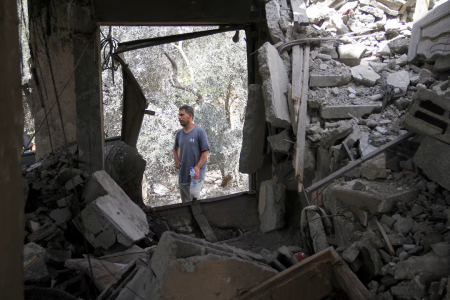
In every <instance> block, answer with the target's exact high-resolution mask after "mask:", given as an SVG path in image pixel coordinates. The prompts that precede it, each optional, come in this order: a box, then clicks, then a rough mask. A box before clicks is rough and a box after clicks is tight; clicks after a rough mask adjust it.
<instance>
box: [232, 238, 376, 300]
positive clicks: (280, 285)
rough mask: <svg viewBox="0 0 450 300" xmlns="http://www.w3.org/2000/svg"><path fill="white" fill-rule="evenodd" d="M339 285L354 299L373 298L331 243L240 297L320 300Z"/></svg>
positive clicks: (271, 299) (273, 299)
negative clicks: (330, 245)
mask: <svg viewBox="0 0 450 300" xmlns="http://www.w3.org/2000/svg"><path fill="white" fill-rule="evenodd" d="M335 289H341V290H343V291H344V292H346V294H347V296H348V297H349V298H350V299H351V300H356V299H358V300H361V299H371V295H370V293H369V291H367V289H366V288H365V287H364V286H363V285H362V283H361V282H360V281H359V280H358V278H357V277H356V276H355V274H353V272H352V271H351V270H350V268H349V267H348V265H347V264H346V263H345V262H344V261H343V260H342V259H341V258H340V257H339V255H338V254H337V253H336V251H335V250H334V249H333V248H332V247H330V248H327V249H325V250H323V251H321V252H319V253H317V254H315V255H313V256H311V257H308V258H307V259H305V260H303V261H301V262H299V263H297V264H296V265H294V266H292V267H290V268H289V269H286V270H285V271H283V272H280V273H279V274H277V275H275V276H273V277H272V278H270V279H268V280H266V281H264V282H263V283H261V284H259V285H257V286H255V287H253V288H252V289H250V290H249V291H248V292H247V293H245V294H243V295H241V296H240V297H239V298H238V299H241V300H250V299H260V300H291V299H292V300H294V299H295V300H297V299H302V300H316V299H317V300H318V299H322V298H323V297H325V296H327V295H329V294H330V293H331V292H333V291H334V290H335Z"/></svg>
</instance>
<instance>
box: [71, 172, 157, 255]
mask: <svg viewBox="0 0 450 300" xmlns="http://www.w3.org/2000/svg"><path fill="white" fill-rule="evenodd" d="M87 184H88V185H90V186H92V187H94V186H97V187H98V188H97V189H96V190H97V192H98V193H99V197H98V198H97V199H95V200H93V201H92V202H90V204H89V205H87V206H86V208H85V209H84V210H83V211H82V212H81V217H82V218H83V224H84V229H85V230H84V231H85V233H86V239H87V240H88V241H89V243H91V244H92V243H94V244H95V243H96V242H97V241H98V240H96V237H97V236H98V235H99V234H100V233H102V232H103V231H104V230H107V229H108V228H111V227H112V228H114V231H115V234H116V235H118V240H117V241H118V242H119V243H122V244H123V245H125V246H130V245H131V243H132V242H134V241H137V240H140V239H142V238H143V237H145V236H146V235H147V234H148V233H149V227H148V223H147V217H146V215H145V213H144V212H143V211H142V209H140V208H139V207H138V206H137V205H136V204H135V203H134V202H133V201H131V199H130V198H129V197H128V196H127V194H125V192H124V191H123V190H122V189H121V188H120V187H119V186H118V185H117V183H115V182H114V181H113V180H112V179H111V177H110V176H109V175H108V174H107V173H106V172H105V171H103V170H102V171H97V172H95V173H94V174H92V176H91V177H90V178H89V179H88V183H87ZM102 194H103V195H102ZM90 197H92V194H91V195H90ZM79 218H80V216H79V217H77V218H76V219H75V221H76V223H77V224H78V227H79V228H81V222H80V220H79ZM119 236H120V237H121V239H119ZM105 246H107V245H102V247H103V248H104V249H108V248H109V247H105Z"/></svg>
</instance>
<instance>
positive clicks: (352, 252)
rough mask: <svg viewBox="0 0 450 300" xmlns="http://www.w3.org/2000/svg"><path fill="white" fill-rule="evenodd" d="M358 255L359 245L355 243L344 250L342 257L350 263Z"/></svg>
mask: <svg viewBox="0 0 450 300" xmlns="http://www.w3.org/2000/svg"><path fill="white" fill-rule="evenodd" d="M358 255H359V247H358V246H357V244H355V243H354V244H352V245H351V246H350V247H349V248H348V249H346V250H345V251H344V252H342V258H343V259H344V260H345V261H346V262H348V263H350V264H351V263H352V262H354V261H355V259H356V258H357V257H358Z"/></svg>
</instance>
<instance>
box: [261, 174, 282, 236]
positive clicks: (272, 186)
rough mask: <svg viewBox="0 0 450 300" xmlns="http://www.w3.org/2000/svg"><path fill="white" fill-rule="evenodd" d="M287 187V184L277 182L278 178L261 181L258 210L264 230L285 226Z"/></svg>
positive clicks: (262, 229)
mask: <svg viewBox="0 0 450 300" xmlns="http://www.w3.org/2000/svg"><path fill="white" fill-rule="evenodd" d="M285 189H286V188H285V186H284V185H283V184H280V183H277V181H276V180H267V181H264V182H262V183H261V188H260V192H259V204H258V211H259V220H260V221H261V225H260V228H261V231H262V232H269V231H273V230H275V229H280V228H283V227H284V224H285V223H284V214H285V204H284V202H285V197H286V195H285V194H286V191H285Z"/></svg>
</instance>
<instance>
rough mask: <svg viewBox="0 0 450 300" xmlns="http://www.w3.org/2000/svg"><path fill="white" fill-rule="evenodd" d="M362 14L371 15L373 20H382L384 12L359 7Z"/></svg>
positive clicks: (368, 7) (371, 7)
mask: <svg viewBox="0 0 450 300" xmlns="http://www.w3.org/2000/svg"><path fill="white" fill-rule="evenodd" d="M359 10H361V11H362V12H365V13H367V14H371V15H373V16H374V17H375V18H380V19H382V18H383V16H384V11H383V10H382V9H379V8H376V7H373V6H361V7H360V8H359Z"/></svg>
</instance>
